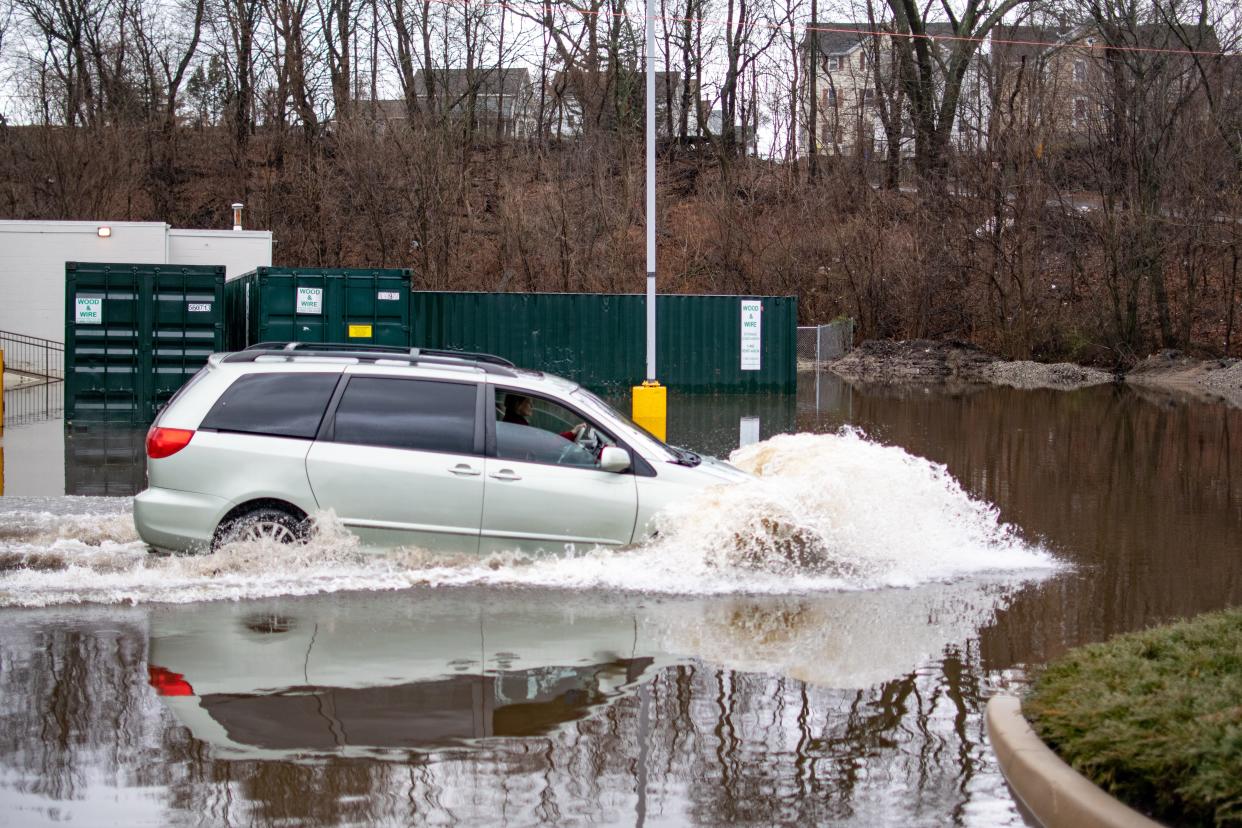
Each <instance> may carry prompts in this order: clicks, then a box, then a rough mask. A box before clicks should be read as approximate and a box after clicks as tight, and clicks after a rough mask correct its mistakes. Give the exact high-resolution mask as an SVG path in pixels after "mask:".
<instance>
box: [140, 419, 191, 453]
mask: <svg viewBox="0 0 1242 828" xmlns="http://www.w3.org/2000/svg"><path fill="white" fill-rule="evenodd" d="M193 436H194V432H193V431H189V430H187V429H184V428H159V427H158V426H152V427H151V430H150V431H148V432H147V457H150V458H151V459H152V460H158V459H159V458H161V457H170V456H172V455H174V454H176V453H177V452H179V451H181V450H182V449H183V448H185V447H186V446H188V445H189V444H190V439H191V438H192V437H193Z"/></svg>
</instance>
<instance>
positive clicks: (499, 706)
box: [0, 375, 1242, 826]
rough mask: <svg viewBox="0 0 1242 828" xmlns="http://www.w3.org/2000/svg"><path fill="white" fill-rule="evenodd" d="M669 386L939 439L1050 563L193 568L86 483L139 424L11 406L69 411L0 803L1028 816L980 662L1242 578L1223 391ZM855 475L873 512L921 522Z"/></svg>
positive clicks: (621, 814) (1001, 676)
mask: <svg viewBox="0 0 1242 828" xmlns="http://www.w3.org/2000/svg"><path fill="white" fill-rule="evenodd" d="M671 407H672V415H673V416H672V418H671V420H670V425H669V428H670V439H671V441H673V442H677V443H680V444H683V445H688V446H690V447H693V448H697V449H701V450H703V451H709V452H711V453H715V454H725V453H728V452H729V451H730V450H732V449H733V448H736V447H737V445H738V443H739V439H740V435H743V434H748V433H753V429H754V424H753V420H750V419H749V418H758V420H759V423H758V436H759V437H761V438H764V439H766V438H768V437H771V436H773V435H776V434H780V433H785V432H795V431H801V432H818V433H826V434H831V433H835V432H837V431H838V430H839V429H840V428H841V427H842V426H845V425H849V426H854V427H857V428H859V429H862V430H863V431H864V432H865V433H866V434H867V435H868V437H869V438H870V439H871V440H874V441H878V442H880V443H883V444H886V445H892V446H900V447H902V448H903V449H905V451H906V452H908V453H909V454H910V455H914V456H917V457H923V458H927V459H928V460H930V461H933V462H934V463H938V464H944V466H945V467H947V470H948V471H949V473H951V474H952V476H953V477H954V478H956V480H957V481H959V482H960V484H961V486H962V488H964V489H965V490H966V492H968V493H969V494H970V495H971V496H972V497H973V498H975V499H977V500H980V501H985V502H987V503H991V504H994V505H995V507H996V508H997V510H998V511H999V515H1000V519H1001V520H1002V521H1004V522H1006V523H1009V524H1012V525H1013V526H1014V527H1017V530H1018V531H1019V533H1020V535H1021V537H1022V538H1023V539H1024V540H1025V541H1026V542H1027V544H1028V545H1029V546H1031V547H1034V548H1038V549H1040V550H1046V551H1047V553H1050V554H1051V556H1052V557H1053V558H1055V560H1056V564H1057V565H1056V566H1055V567H1052V568H1049V567H1044V568H1043V569H1034V570H1027V569H1019V570H1007V569H1005V568H1004V567H998V569H997V571H984V570H980V571H972V572H962V573H960V574H958V575H954V576H946V577H935V578H930V579H923V580H921V581H920V580H918V579H917V578H914V579H912V583H911V585H909V586H891V585H883V584H880V583H876V584H872V585H870V586H866V585H864V586H862V587H860V586H859V585H857V584H854V585H852V586H848V587H846V588H841V589H828V588H815V589H806V588H800V587H798V584H801V583H802V582H801V581H796V582H795V583H794V587H792V588H790V589H788V590H785V591H776V592H771V591H768V592H767V593H764V592H763V591H758V592H755V591H750V590H748V589H747V588H746V584H745V580H744V579H743V580H742V581H741V585H740V586H738V587H737V588H735V589H732V590H719V589H718V590H715V591H712V592H710V593H704V594H678V593H677V591H676V590H663V591H660V590H656V591H651V590H644V589H641V588H635V589H625V588H608V587H606V586H601V583H602V582H601V581H599V580H596V581H591V582H589V583H586V584H584V585H583V586H580V587H576V586H574V584H573V583H571V582H570V580H569V579H567V578H562V580H561V581H559V582H557V583H555V584H554V585H551V586H550V585H548V584H546V583H535V582H534V581H530V582H523V581H522V575H521V572H522V571H523V570H521V568H520V567H519V566H518V565H517V564H505V565H504V566H501V574H504V572H505V571H506V570H505V569H504V567H505V566H508V567H510V568H511V570H512V572H511V573H510V574H512V576H513V577H512V578H511V579H510V580H508V581H506V580H504V579H501V580H498V581H496V582H494V583H489V582H487V581H486V580H485V579H484V578H482V577H476V576H472V577H470V578H463V577H460V573H455V572H454V571H452V570H440V569H437V570H435V574H434V575H425V577H424V576H419V577H421V578H422V580H421V581H420V580H419V578H412V579H409V581H408V583H409V584H410V585H407V586H404V587H403V588H398V587H400V586H401V584H402V583H405V582H403V581H402V580H401V579H402V578H408V576H409V573H410V572H411V571H417V572H422V573H424V574H425V573H426V572H427V570H426V569H425V565H424V564H423V563H417V562H416V563H414V564H407V566H409V567H412V568H411V569H395V568H394V567H395V564H394V565H393V566H389V567H388V568H384V569H363V570H361V571H360V572H356V571H354V569H351V568H350V567H353V566H355V564H354V563H353V562H351V561H350V560H345V561H343V562H342V561H338V560H335V559H333V560H331V561H329V562H328V563H318V564H313V565H308V566H303V567H302V568H301V569H298V568H296V567H295V568H292V569H291V570H290V571H288V572H273V571H272V570H279V569H280V566H272V562H271V561H270V560H265V559H263V558H262V557H261V556H256V555H257V553H256V554H249V555H244V556H238V559H236V560H231V561H229V562H227V564H226V563H221V565H220V567H219V568H218V569H212V568H209V567H208V568H204V567H202V566H200V567H199V568H198V569H192V568H191V565H190V564H185V565H182V564H180V563H179V562H173V563H168V562H164V561H161V562H151V561H147V560H146V558H145V555H143V553H142V551H141V549H140V548H138V546H137V545H136V544H135V542H134V538H133V536H132V530H130V529H128V528H127V527H128V523H127V522H128V516H127V515H128V508H129V507H128V501H127V500H125V499H123V498H122V499H118V498H105V497H80V496H76V495H80V494H87V493H106V494H109V495H116V494H122V495H123V494H129V493H132V488H133V486H136V485H141V470H140V468H139V469H137V470H136V469H135V468H133V466H132V465H127V464H126V462H125V461H124V458H125V457H126V456H130V453H129V452H128V450H127V449H124V447H125V446H129V445H130V444H131V443H132V442H133V439H131V437H132V435H126V434H120V435H116V436H115V439H113V437H110V436H108V435H107V434H102V435H101V434H95V435H92V436H90V438H89V439H83V438H82V437H81V435H79V436H78V437H76V438H75V437H72V436H71V437H69V438H62V437H61V436H60V434H59V432H58V431H52V430H50V429H47V428H44V429H43V430H41V431H40V430H37V429H34V428H33V427H32V428H31V430H30V431H27V432H23V430H22V428H14V429H10V430H9V432H8V433H6V434H5V437H4V440H5V447H6V448H8V449H9V454H10V456H14V455H15V454H22V453H23V452H25V453H26V454H29V453H30V450H31V446H32V445H33V446H34V448H37V447H38V446H37V445H36V444H35V441H37V440H47V439H51V438H49V437H48V436H47V434H48V433H52V434H54V435H55V437H54V439H55V440H57V441H59V440H61V439H64V440H65V442H64V443H63V444H61V445H56V446H52V447H50V448H49V449H48V452H49V454H56V456H58V457H59V456H62V455H60V452H63V457H64V466H63V468H64V473H63V476H61V475H55V476H54V479H55V481H57V483H56V486H57V489H56V490H55V491H53V490H39V489H37V487H35V488H27V489H21V488H20V487H21V486H22V485H27V483H24V482H23V481H20V480H15V479H14V477H13V472H12V469H10V474H9V477H8V478H7V484H8V485H9V486H10V488H11V489H16V490H18V491H23V492H24V493H26V494H28V495H30V496H28V497H18V498H14V497H7V498H2V499H0V600H4V601H6V602H7V603H8V604H10V606H8V607H7V608H4V609H0V721H2V723H3V724H2V726H0V824H14V825H34V824H51V823H61V822H66V821H72V822H74V823H76V824H86V825H91V824H105V823H106V824H115V823H125V824H144V825H145V824H160V825H169V824H173V825H181V824H194V825H224V824H264V825H266V824H277V823H279V824H284V825H303V824H305V825H344V824H364V825H373V824H402V825H407V824H487V825H494V824H513V825H529V824H535V823H546V824H555V825H584V824H622V825H720V824H761V825H771V824H799V825H803V824H846V825H929V826H931V825H937V826H938V825H946V824H954V825H988V826H990V825H1006V824H1015V825H1017V824H1022V823H1023V818H1022V815H1021V814H1020V813H1019V811H1018V809H1017V806H1016V805H1015V803H1014V802H1013V799H1012V796H1011V794H1010V793H1009V791H1008V789H1007V787H1006V786H1005V783H1004V780H1003V778H1002V776H1001V775H1000V773H999V771H998V769H997V767H996V763H995V759H994V757H993V756H992V754H991V750H990V748H989V746H988V743H987V737H986V733H985V731H984V727H983V716H982V713H983V707H984V705H985V703H986V701H987V699H988V698H989V697H990V696H991V695H993V694H994V693H996V692H1000V691H1005V690H1013V689H1019V688H1020V687H1021V685H1022V683H1023V682H1024V681H1025V679H1026V676H1027V675H1028V672H1029V670H1030V669H1031V668H1032V667H1035V666H1037V665H1039V664H1041V663H1043V662H1045V661H1046V660H1048V659H1050V658H1054V657H1056V656H1057V655H1059V654H1060V653H1062V652H1064V651H1065V650H1066V649H1067V648H1069V647H1073V646H1075V645H1078V644H1081V643H1085V642H1090V641H1098V640H1101V639H1104V638H1107V637H1108V636H1110V635H1113V634H1116V633H1120V632H1125V631H1129V630H1134V629H1140V628H1143V627H1146V626H1149V625H1152V624H1156V623H1160V622H1163V621H1167V620H1170V619H1173V618H1178V617H1183V616H1189V615H1194V614H1196V613H1200V612H1203V611H1207V610H1214V609H1219V608H1222V607H1225V606H1230V605H1236V604H1238V603H1242V445H1240V444H1239V441H1240V440H1242V411H1239V410H1237V409H1230V408H1227V407H1224V406H1222V405H1219V404H1213V403H1204V402H1196V401H1192V400H1186V399H1179V398H1172V397H1166V396H1162V395H1158V394H1153V393H1151V392H1143V391H1136V390H1134V389H1132V388H1127V387H1112V386H1108V387H1098V388H1093V389H1085V390H1082V391H1076V392H1054V391H1015V390H1010V389H998V388H985V389H972V390H966V391H960V392H959V391H953V392H950V391H945V390H943V389H921V388H904V389H900V390H892V389H889V390H883V389H879V390H877V389H861V388H852V387H850V386H848V385H846V384H844V383H842V382H840V381H838V380H835V379H833V378H832V377H830V376H820V377H815V376H810V375H808V376H806V377H804V378H803V382H802V383H801V384H800V389H799V394H798V395H797V397H796V398H795V397H792V396H791V397H775V398H774V397H689V398H675V399H674V400H673V401H672V402H671ZM744 419H746V420H747V422H743V420H744ZM23 428H24V427H23ZM23 434H33V435H35V436H33V437H30V438H29V440H30V441H31V442H30V443H29V444H27V443H23V449H22V450H20V451H14V449H13V446H14V445H15V443H16V442H17V441H23V440H26V439H27V438H25V437H23ZM74 440H76V442H74ZM113 444H116V445H120V446H121V447H122V449H124V450H122V449H117V450H115V451H113V450H111V449H105V448H100V447H101V446H105V447H106V446H111V445H113ZM842 445H843V446H844V448H843V450H845V449H849V450H854V448H857V447H856V446H855V447H854V448H851V447H850V446H851V445H852V444H850V445H845V444H842ZM859 456H861V457H871V456H873V455H871V454H861V455H859ZM874 456H876V457H877V458H879V459H880V460H882V459H883V457H881V456H880V455H874ZM118 458H120V459H118ZM132 462H133V463H140V458H138V457H134V459H133V461H132ZM906 462H907V461H905V460H902V461H901V462H899V463H898V464H897V467H899V466H901V464H902V463H906ZM907 465H909V463H907ZM894 468H896V467H894ZM888 471H891V469H888ZM856 474H858V480H857V485H858V487H859V489H860V491H865V492H868V493H869V494H868V496H867V497H866V498H863V499H862V501H861V505H859V506H858V507H857V508H858V509H861V510H866V511H868V512H869V513H870V515H869V516H870V517H875V516H878V518H879V520H878V521H873V522H872V523H873V524H875V525H879V526H880V527H881V528H883V526H884V525H886V524H892V525H893V526H894V527H895V528H897V529H899V528H900V526H901V524H902V523H903V522H904V521H908V520H912V519H914V518H913V517H912V516H911V512H910V505H909V499H908V498H907V499H904V500H903V499H902V498H901V497H900V496H899V495H900V493H898V492H885V491H883V490H878V491H874V492H872V491H871V489H868V488H867V487H868V486H870V487H872V488H875V487H876V486H877V485H878V484H877V483H876V481H875V480H871V479H868V478H867V476H866V473H865V470H864V471H862V472H856ZM34 479H35V478H34V477H32V478H31V480H34ZM37 479H38V480H39V481H43V480H46V479H48V476H47V475H42V476H39V477H38V478H37ZM885 479H886V480H887V479H890V478H885ZM922 480H923V478H918V479H917V480H916V479H915V478H911V485H912V486H914V485H915V484H916V483H919V481H922ZM60 481H63V485H64V489H65V490H64V491H61V490H60V489H59V486H60V485H61V483H60ZM126 481H133V482H129V483H127V482H126ZM28 485H29V486H32V487H34V486H35V484H34V483H29V484H28ZM38 485H44V486H45V485H47V484H46V483H39V484H38ZM807 485H814V483H813V481H812V482H811V483H808V484H807ZM920 485H921V483H920ZM127 486H128V487H129V488H126V487H127ZM937 502H939V501H937ZM945 503H947V504H948V506H947V507H946V508H947V509H948V511H947V512H945V514H944V520H945V521H946V522H948V523H952V522H953V521H954V520H957V519H961V520H965V519H966V517H964V516H962V515H958V514H956V513H955V512H954V511H953V510H954V509H956V508H958V507H957V506H955V505H954V504H955V503H957V501H955V500H953V499H952V498H948V499H946V500H945ZM916 505H917V504H916ZM929 508H930V507H929ZM857 517H858V518H859V520H860V522H861V521H862V518H863V517H868V516H865V515H858V516H857ZM918 519H919V520H926V515H925V514H920V516H919V517H918ZM933 529H934V527H933ZM894 537H901V535H900V533H899V532H898V533H897V534H895V535H894ZM674 552H675V550H672V551H670V553H669V554H673V553H674ZM619 560H621V562H622V566H621V570H622V571H623V566H624V562H625V560H626V559H625V558H620V559H619ZM588 563H590V564H591V565H596V564H598V565H599V566H601V567H606V564H602V563H598V561H594V560H592V561H588V562H584V564H583V565H584V566H586V565H587V564H588ZM613 564H614V570H615V562H613ZM419 567H424V568H422V569H420V568H419ZM614 570H608V571H610V572H613V571H614ZM911 574H912V575H913V574H917V573H911ZM609 577H613V576H611V575H610V576H609ZM367 579H371V581H372V582H373V583H374V585H375V587H376V588H375V589H367V588H364V586H365V584H366V583H367V582H368V581H367ZM916 581H917V582H916ZM256 584H261V585H262V587H263V590H262V594H257V593H256V591H255V585H256ZM341 584H345V586H346V588H345V589H342V590H341V591H329V590H331V589H338V588H339V587H340V585H341ZM314 593H323V594H314ZM23 598H25V599H29V600H23ZM201 598H218V599H221V600H192V599H201ZM187 601H188V603H187ZM18 603H28V604H42V606H27V607H20V606H13V604H18Z"/></svg>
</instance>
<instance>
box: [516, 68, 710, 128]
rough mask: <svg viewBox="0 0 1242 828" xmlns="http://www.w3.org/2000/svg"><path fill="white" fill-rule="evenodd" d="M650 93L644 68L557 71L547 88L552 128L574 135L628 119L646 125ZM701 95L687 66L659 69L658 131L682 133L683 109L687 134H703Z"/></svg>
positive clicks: (613, 125) (547, 120) (547, 111)
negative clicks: (685, 79)
mask: <svg viewBox="0 0 1242 828" xmlns="http://www.w3.org/2000/svg"><path fill="white" fill-rule="evenodd" d="M614 84H624V85H625V88H624V89H620V90H617V89H612V88H611V86H612V85H614ZM645 95H646V85H645V80H644V77H643V73H642V72H641V71H637V70H635V71H627V72H623V73H612V72H608V71H606V70H605V71H599V72H587V71H586V70H583V69H573V70H569V71H562V72H557V73H555V74H554V75H553V76H552V79H551V82H550V83H549V85H548V88H547V89H546V90H545V96H546V103H545V111H546V116H545V121H546V123H547V124H548V133H549V134H550V135H552V136H554V137H557V138H573V137H577V136H580V135H582V134H583V132H584V131H587V130H586V127H587V126H589V125H594V126H598V127H600V128H604V129H614V128H616V127H617V126H618V125H619V124H620V123H621V122H623V121H626V120H628V121H630V122H631V123H632V124H633V125H637V126H638V127H640V128H641V126H642V121H643V112H644V110H645V103H644V101H645ZM535 97H536V98H538V93H536V95H535ZM698 97H699V96H698V87H697V84H691V88H690V90H689V94H688V95H687V90H686V89H685V85H684V84H683V83H682V76H681V72H677V71H672V72H656V135H657V136H658V137H660V138H669V137H675V136H677V135H678V134H679V133H680V131H681V120H682V117H683V113H684V114H685V118H686V131H687V134H689V135H699V134H700V133H701V115H700V112H699V111H698V108H697V107H696V106H695V104H696V103H697V101H698ZM618 104H620V105H618ZM618 110H621V111H618Z"/></svg>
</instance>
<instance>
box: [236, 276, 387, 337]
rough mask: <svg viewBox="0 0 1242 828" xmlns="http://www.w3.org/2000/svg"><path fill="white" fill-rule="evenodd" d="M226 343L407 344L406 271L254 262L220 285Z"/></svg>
mask: <svg viewBox="0 0 1242 828" xmlns="http://www.w3.org/2000/svg"><path fill="white" fill-rule="evenodd" d="M225 294H226V300H225V303H226V306H227V310H226V312H227V316H228V328H229V348H230V349H231V350H241V349H242V348H245V347H247V346H249V345H254V344H255V343H257V342H355V343H359V344H364V343H365V344H373V345H395V346H398V347H403V348H404V347H408V346H409V344H410V305H409V295H410V271H409V270H405V269H397V268H388V269H376V270H360V269H343V268H309V267H308V268H300V267H299V268H292V267H260V268H259V269H257V270H253V271H251V272H250V273H247V274H246V275H244V276H241V277H240V278H237V279H234V280H232V281H230V282H229V283H228V285H227V286H226V288H225Z"/></svg>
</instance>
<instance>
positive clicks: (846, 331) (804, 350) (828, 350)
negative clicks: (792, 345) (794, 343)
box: [798, 319, 854, 370]
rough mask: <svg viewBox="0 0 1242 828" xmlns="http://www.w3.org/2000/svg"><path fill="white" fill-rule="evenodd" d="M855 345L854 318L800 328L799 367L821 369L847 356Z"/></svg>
mask: <svg viewBox="0 0 1242 828" xmlns="http://www.w3.org/2000/svg"><path fill="white" fill-rule="evenodd" d="M853 347H854V320H853V319H837V320H835V321H833V322H829V323H828V324H827V325H808V326H806V327H799V328H798V368H799V369H807V370H812V369H819V368H822V367H824V365H825V364H826V363H829V362H832V361H833V360H834V359H840V358H841V357H843V356H845V355H846V354H847V353H849V351H850V350H851V349H852V348H853Z"/></svg>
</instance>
